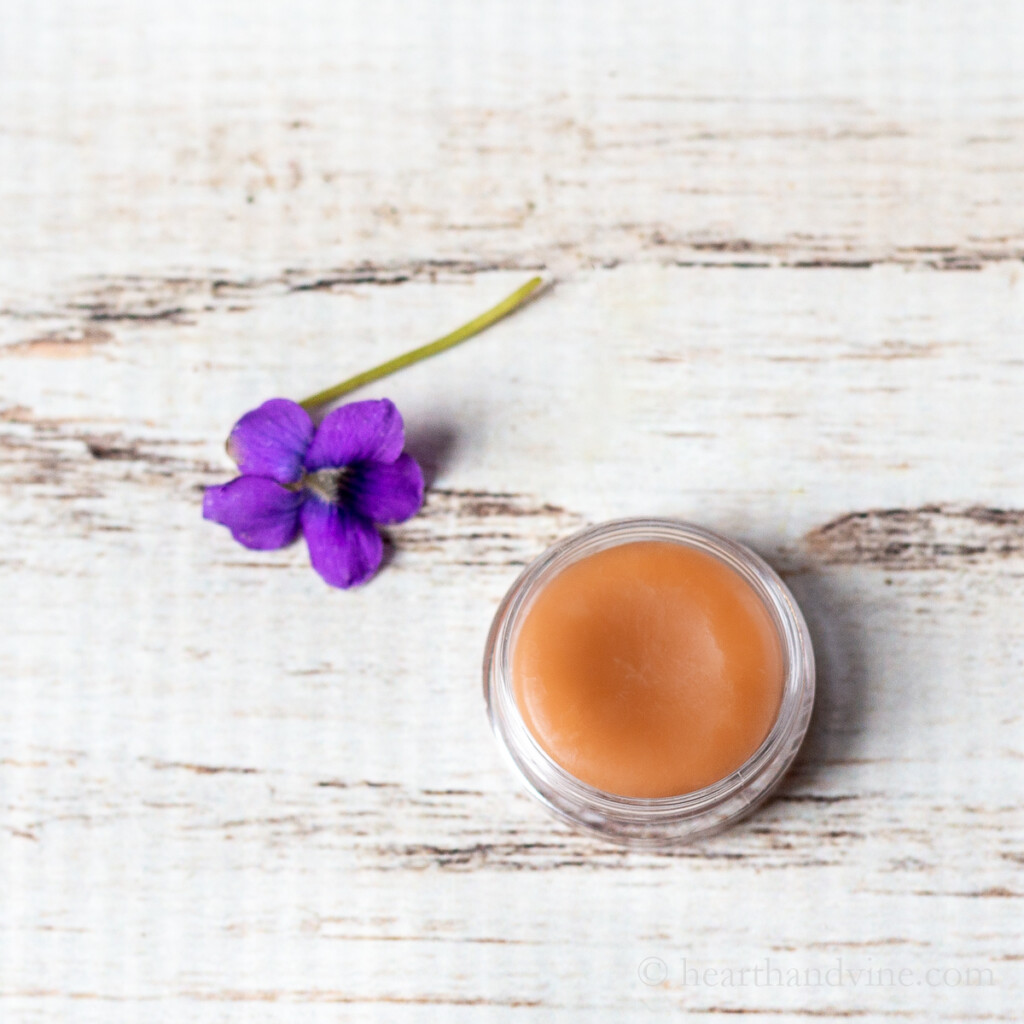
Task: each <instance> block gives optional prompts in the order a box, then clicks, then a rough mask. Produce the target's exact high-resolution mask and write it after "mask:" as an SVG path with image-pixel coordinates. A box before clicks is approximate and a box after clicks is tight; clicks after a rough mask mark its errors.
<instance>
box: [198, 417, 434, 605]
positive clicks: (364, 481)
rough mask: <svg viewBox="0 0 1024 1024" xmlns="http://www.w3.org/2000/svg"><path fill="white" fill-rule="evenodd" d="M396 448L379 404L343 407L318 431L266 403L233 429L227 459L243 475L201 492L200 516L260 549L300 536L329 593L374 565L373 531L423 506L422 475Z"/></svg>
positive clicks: (401, 430)
mask: <svg viewBox="0 0 1024 1024" xmlns="http://www.w3.org/2000/svg"><path fill="white" fill-rule="evenodd" d="M404 446H405V427H404V424H403V423H402V417H401V414H400V413H399V412H398V409H396V408H395V405H394V403H393V402H391V401H389V400H388V399H386V398H384V399H381V400H379V401H368V402H352V403H350V404H349V405H343V406H341V407H340V408H338V409H335V410H334V411H333V412H330V413H328V414H327V416H325V417H324V419H323V422H322V423H321V424H320V426H319V427H314V426H313V421H312V419H310V416H309V413H308V412H307V411H306V410H305V409H304V408H303V407H302V406H301V405H299V404H298V403H297V402H292V401H289V400H288V399H286V398H272V399H270V401H268V402H264V403H263V404H262V405H261V406H260V407H259V408H258V409H253V410H252V411H251V412H247V413H246V414H245V415H244V416H243V417H242V418H241V419H240V420H239V421H238V422H237V423H236V424H235V426H234V427H233V428H232V431H231V434H230V436H229V437H228V444H227V447H228V454H229V455H231V457H232V458H233V459H234V460H235V462H236V463H237V464H238V468H239V469H240V470H241V472H242V475H241V476H239V477H236V478H235V479H234V480H232V481H230V483H226V484H221V485H219V486H216V487H208V488H207V489H206V493H205V495H204V497H203V518H205V519H212V520H213V521H214V522H216V523H221V524H222V525H224V526H226V527H228V529H229V530H231V536H232V537H234V538H235V540H237V541H238V542H239V544H244V545H245V546H246V547H247V548H255V549H257V550H261V551H266V550H270V549H273V548H280V547H283V546H284V545H285V544H289V543H290V542H291V541H293V540H294V539H295V537H296V536H297V534H298V533H299V531H300V529H301V531H302V533H303V534H304V535H305V537H306V544H307V545H308V546H309V557H310V561H311V562H312V563H313V568H314V569H316V571H317V572H318V573H319V574H320V575H321V576H322V577H323V578H324V579H325V580H326V581H327V582H328V583H329V584H330V585H331V586H333V587H354V586H356V585H358V584H360V583H364V582H365V581H366V580H368V579H369V578H370V577H371V576H373V574H374V573H375V572H376V571H377V569H378V567H379V566H380V563H381V558H382V556H383V553H384V545H383V541H382V540H381V536H380V533H379V532H378V531H377V527H376V525H375V524H377V523H382V524H383V523H399V522H402V520H404V519H408V518H409V517H410V516H412V515H415V514H416V512H417V511H418V510H419V508H420V506H421V505H422V504H423V473H422V472H421V471H420V467H419V465H418V464H417V462H416V460H415V459H414V458H413V457H412V456H411V455H409V454H407V453H406V454H403V452H402V449H403V448H404Z"/></svg>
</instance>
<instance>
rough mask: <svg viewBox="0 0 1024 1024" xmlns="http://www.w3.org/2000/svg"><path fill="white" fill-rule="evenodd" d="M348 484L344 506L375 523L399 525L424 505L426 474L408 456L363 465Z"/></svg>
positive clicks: (353, 474)
mask: <svg viewBox="0 0 1024 1024" xmlns="http://www.w3.org/2000/svg"><path fill="white" fill-rule="evenodd" d="M345 484H346V493H345V499H344V500H345V504H346V505H348V507H349V508H350V509H351V510H352V511H353V512H355V513H356V515H360V516H364V517H365V518H366V519H370V520H372V521H373V522H375V523H400V522H401V521H402V520H403V519H408V518H409V516H413V515H415V514H416V513H417V512H418V511H419V509H420V506H421V505H422V504H423V473H422V471H421V470H420V467H419V464H418V463H417V462H416V460H415V459H414V458H413V457H412V456H411V455H408V454H406V455H401V456H399V458H398V459H397V460H396V461H395V462H364V463H363V464H362V465H360V466H358V467H356V468H355V469H353V470H352V475H351V476H350V477H349V479H348V480H346V481H345Z"/></svg>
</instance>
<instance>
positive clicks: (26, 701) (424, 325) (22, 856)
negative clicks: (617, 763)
mask: <svg viewBox="0 0 1024 1024" xmlns="http://www.w3.org/2000/svg"><path fill="white" fill-rule="evenodd" d="M1021 39H1024V6H1022V5H1020V4H1018V3H1014V2H1013V0H1001V2H989V3H972V4H961V3H953V2H947V0H941V2H925V0H906V2H903V3H871V2H866V3H864V2H857V3H854V2H849V3H844V2H834V3H830V2H821V0H815V2H811V0H798V2H793V3H789V4H755V3H710V2H709V3H689V4H676V3H649V4H645V5H637V4H632V5H626V4H621V5H617V4H612V3H603V2H602V3H583V2H574V3H564V4H559V5H542V4H528V3H527V4H492V3H475V4H469V3H466V4H453V3H445V2H436V0H435V2H429V3H428V2H426V0H424V2H422V3H391V4H368V3H359V4H355V3H351V4H350V3H338V4H332V3H328V2H319V3H312V2H290V3H287V4H285V3H270V2H268V3H262V4H240V3H236V4H226V3H223V2H212V3H198V2H192V0H186V2H179V3H175V4H169V5H148V4H140V3H133V2H131V0H117V2H113V0H112V2H108V3H85V2H83V3H71V2H69V3H50V4H46V3H39V2H33V3H28V2H24V3H23V2H21V0H6V2H5V4H4V10H3V20H2V26H0V287H2V293H0V345H2V348H0V486H2V493H3V503H4V504H3V509H4V516H3V518H4V522H5V540H6V543H5V545H4V550H3V553H2V554H0V573H2V579H3V595H4V596H3V598H2V601H3V619H4V629H3V633H2V636H0V677H2V678H3V681H4V687H3V703H2V706H0V806H2V808H3V810H2V819H0V1019H2V1020H4V1021H5V1022H6V1021H12V1022H14V1021H17V1022H21V1021H70V1020H75V1021H97V1022H104V1024H106V1022H112V1021H132V1022H137V1021H183V1020H187V1021H191V1022H198V1024H205V1022H213V1021H227V1020H244V1021H246V1022H252V1021H268V1022H282V1021H289V1022H290V1021H302V1022H304V1024H306V1022H317V1021H336V1020H374V1021H379V1020H394V1021H400V1022H416V1021H424V1022H426V1021H431V1022H433V1021H436V1020H444V1021H453V1022H454V1021H470V1020H473V1021H475V1020H495V1021H516V1022H519V1021H544V1022H547V1021H554V1020H560V1021H587V1022H591V1021H622V1020H649V1019H650V1020H668V1019H673V1020H674V1019H683V1018H685V1019H689V1018H691V1017H692V1018H693V1019H702V1018H703V1017H704V1016H706V1015H712V1014H731V1013H739V1012H743V1013H746V1014H747V1015H748V1016H749V1017H750V1018H751V1019H754V1020H763V1021H766V1022H769V1021H771V1022H777V1021H788V1020H802V1019H805V1018H806V1017H809V1016H810V1017H813V1016H820V1017H823V1018H825V1019H829V1018H835V1017H840V1016H850V1017H856V1018H858V1019H863V1020H866V1021H886V1020H890V1019H892V1018H896V1019H900V1020H913V1021H928V1022H931V1021H939V1020H956V1021H967V1020H986V1021H989V1020H1007V1021H1009V1020H1016V1019H1019V1018H1020V1006H1021V1004H1022V1002H1024V977H1022V965H1024V941H1022V939H1024V929H1022V902H1021V900H1022V896H1024V878H1022V871H1024V847H1022V840H1024V811H1022V800H1024V795H1022V783H1024V724H1022V713H1021V705H1020V702H1021V676H1022V665H1024V625H1022V616H1021V588H1022V579H1024V472H1022V466H1021V460H1020V457H1019V453H1020V451H1021V445H1022V441H1024V420H1022V412H1021V404H1022V398H1024V347H1022V339H1024V283H1022V273H1024V267H1022V265H1021V260H1022V257H1024V62H1022V60H1021V57H1022V51H1021V42H1020V41H1021ZM536 269H543V270H544V272H545V273H546V274H547V275H548V276H549V277H553V278H556V279H557V284H556V286H555V287H554V289H553V290H552V291H551V293H550V294H549V295H547V296H545V297H544V298H543V299H541V300H540V301H538V302H536V303H534V304H533V305H532V306H530V307H529V308H528V309H526V310H524V311H523V312H522V313H521V314H519V315H517V316H516V317H515V318H514V319H512V320H509V321H508V322H506V323H505V324H503V325H502V326H500V327H498V328H496V329H495V330H493V331H491V332H490V333H488V334H487V335H486V336H483V337H481V338H479V339H477V340H476V341H474V342H472V343H470V344H469V345H467V346H465V347H464V348H462V349H460V350H458V351H455V352H452V353H450V354H448V355H446V356H444V357H443V361H442V360H441V359H439V360H437V361H434V362H433V363H428V364H424V365H422V366H420V367H417V368H415V369H413V370H410V371H407V372H406V373H404V374H402V375H400V376H399V377H396V378H394V379H393V380H392V381H389V382H387V383H386V385H385V386H382V387H379V388H376V389H373V390H372V391H371V392H369V393H370V394H387V395H389V396H390V397H392V398H393V399H394V400H395V401H396V402H397V403H398V404H399V406H400V408H401V409H402V410H403V411H404V413H405V415H406V419H407V422H408V426H409V432H410V438H411V446H412V449H413V451H414V452H415V453H416V454H417V455H418V456H419V457H420V458H421V459H422V460H423V462H424V464H425V465H426V466H427V467H428V471H429V475H430V476H431V478H432V487H431V490H430V494H429V498H428V502H427V506H426V508H425V510H424V512H423V514H422V515H421V516H420V517H418V518H417V519H415V520H413V521H411V522H410V523H408V524H406V525H404V526H402V527H400V528H396V529H395V530H394V531H393V539H394V543H395V555H394V558H393V561H392V563H391V564H390V565H389V566H388V568H387V569H386V571H384V572H383V573H382V574H381V576H380V577H379V578H378V579H377V580H375V581H374V582H373V583H372V584H371V585H370V586H368V587H367V588H365V589H363V590H360V591H358V592H353V593H339V592H332V591H329V590H328V589H327V588H325V587H324V586H323V585H322V584H321V582H320V580H319V579H318V578H317V577H316V576H315V574H313V573H312V571H311V570H309V568H308V567H307V556H306V553H305V550H304V547H303V546H302V544H301V543H300V544H298V545H296V546H295V547H293V548H291V549H289V550H287V551H284V552H280V553H270V554H256V553H251V552H247V551H245V550H244V549H241V548H239V547H237V546H235V545H234V544H233V543H232V542H231V541H230V539H229V537H228V535H227V533H226V531H223V530H221V529H219V528H216V527H214V526H212V525H210V524H207V523H204V522H202V520H201V519H200V515H199V502H200V496H201V489H202V487H203V486H204V485H206V484H209V483H213V482H215V481H218V480H221V479H224V478H226V477H227V476H228V475H230V466H229V465H228V464H227V462H226V459H225V457H224V455H223V450H222V443H223V438H224V435H225V433H226V431H227V429H228V428H229V427H230V425H231V423H232V422H233V420H234V419H235V418H236V417H237V415H239V414H240V413H241V412H243V411H244V410H246V409H248V408H250V407H251V406H253V405H255V404H256V403H258V402H259V401H261V400H262V399H264V398H266V397H269V396H271V395H275V394H283V395H289V396H293V397H298V396H302V395H304V394H307V393H309V392H311V391H313V390H316V389H318V388H319V387H321V386H324V385H325V384H328V383H331V382H332V381H334V380H335V379H340V378H341V377H342V376H344V375H346V374H348V373H350V372H353V371H356V370H359V369H362V368H364V367H366V366H368V365H371V364H373V363H374V362H376V361H378V360H379V359H381V358H384V357H386V356H388V355H391V354H394V353H395V352H398V351H401V350H404V349H405V348H407V347H409V346H411V345H412V344H415V343H417V342H420V341H424V340H427V339H429V338H431V337H434V336H436V335H437V334H439V333H442V332H443V331H445V330H447V329H449V328H451V327H452V326H454V325H456V324H457V323H459V322H461V321H462V320H464V319H466V318H467V317H468V316H471V315H473V314H475V313H476V312H478V311H480V310H482V309H483V308H485V307H486V306H487V305H489V304H490V303H491V302H492V301H495V300H496V299H498V298H499V297H501V296H502V295H503V294H505V293H506V292H507V291H510V290H511V289H512V288H513V287H515V286H516V285H518V284H519V283H521V282H522V281H523V280H525V278H526V276H527V275H528V274H529V273H532V272H533V271H534V270H536ZM641 513H655V514H660V515H678V516H682V517H686V518H691V519H693V520H696V521H698V522H701V523H704V524H706V525H709V526H711V527H714V528H717V529H720V530H723V531H726V532H729V533H731V534H733V535H734V536H736V537H738V538H739V539H742V540H744V541H747V542H748V543H751V544H752V545H754V546H755V547H757V548H758V549H759V550H760V551H761V552H763V553H764V554H765V555H766V556H767V557H769V558H770V559H771V560H772V561H773V562H774V564H776V565H777V566H778V567H779V568H780V570H782V571H783V572H784V573H785V575H786V577H787V579H788V581H789V583H790V585H791V586H792V588H793V589H794V591H795V592H796V594H797V596H798V597H799V598H800V600H801V601H802V603H803V605H804V608H805V611H806V613H807V616H808V618H809V620H810V624H811V627H812V631H813V634H814V639H815V643H816V646H817V651H818V656H819V659H820V663H821V675H820V683H819V685H820V693H821V697H820V703H819V707H818V710H817V714H816V717H815V721H814V723H813V726H812V733H811V737H810V739H809V742H808V744H807V746H806V748H805V750H804V752H803V754H802V755H801V759H800V761H799V764H798V767H797V769H796V770H795V771H794V772H793V774H792V775H791V777H790V778H789V780H788V781H787V783H786V785H785V787H784V789H783V790H782V792H781V794H780V795H779V797H778V798H777V799H776V800H774V801H773V802H772V803H771V804H770V805H769V806H767V807H766V808H764V809H763V810H762V811H761V812H760V813H759V814H758V815H757V816H756V817H754V818H753V819H752V820H750V821H749V822H748V823H746V824H745V825H743V826H741V827H739V828H737V829H735V830H733V831H731V832H729V833H727V834H726V835H723V836H721V837H718V838H716V839H713V840H709V841H707V842H704V843H701V844H699V845H696V846H693V847H688V848H684V849H680V850H677V851H673V852H670V853H665V854H647V853H644V854H639V853H626V852H623V851H621V850H618V849H615V848H612V847H609V846H606V845H603V844H601V843H600V842H597V841H595V840H592V839H589V838H585V837H581V836H578V835H576V834H574V833H572V832H571V831H569V830H568V829H566V828H565V827H563V826H562V825H560V824H557V823H556V822H554V821H553V820H550V819H549V818H547V817H546V816H545V814H544V813H543V811H542V810H541V809H540V808H539V807H537V806H535V805H534V804H533V803H532V802H531V801H530V800H529V799H528V798H527V797H525V796H524V795H522V794H520V792H519V791H518V789H517V784H516V781H515V779H514V778H513V777H512V776H511V775H510V774H509V773H508V772H507V771H506V769H505V766H504V764H503V762H502V761H501V760H500V757H499V752H498V750H497V749H496V746H495V744H494V742H493V740H492V738H491V736H490V735H489V732H488V730H487V726H486V722H485V717H484V713H483V705H482V700H481V693H480V682H479V662H480V657H481V650H482V647H483V641H484V634H485V631H486V628H487V625H488V622H489V619H490V616H491V614H492V612H493V609H494V607H495V605H496V603H497V602H498V600H499V599H500V597H501V595H502V593H503V592H504V590H505V589H506V587H507V586H508V585H509V583H510V582H511V581H512V579H513V578H514V576H515V575H516V573H517V572H518V569H519V567H520V566H521V565H522V564H523V563H524V562H525V561H527V560H528V559H530V558H531V557H532V556H533V555H535V554H536V553H538V552H539V551H540V550H542V549H543V547H544V546H545V545H546V544H548V543H549V542H550V541H552V540H553V539H555V538H556V537H559V536H562V535H563V534H565V533H566V532H568V531H570V530H573V529H575V528H576V527H578V526H580V525H582V524H585V523H590V522H594V521H598V520H600V519H603V518H608V517H612V516H621V515H629V514H641ZM766 959H767V961H768V963H767V965H766V963H765V961H766ZM840 960H841V967H842V972H843V973H842V974H841V975H839V976H838V983H837V976H836V975H835V974H834V973H832V974H830V973H829V972H830V971H834V970H835V969H836V968H837V967H838V961H840ZM755 966H758V967H760V968H761V969H762V970H764V968H765V967H766V966H767V967H770V968H772V969H773V970H776V971H778V972H779V974H778V975H775V974H771V975H769V974H767V973H759V974H758V975H756V976H755V975H754V974H753V972H752V969H753V968H754V967H755ZM741 969H745V971H746V973H745V974H744V975H743V976H742V977H741V976H740V974H739V972H740V970H741ZM709 970H711V971H715V972H718V973H716V974H711V975H709V974H708V973H707V972H708V971H709ZM725 971H730V972H732V974H731V976H727V975H726V974H725V973H724V972H725ZM793 972H797V975H796V976H794V974H793ZM808 972H810V974H808ZM814 972H820V978H818V979H816V978H815V975H814ZM858 972H859V973H858ZM865 972H874V973H865ZM816 980H817V981H818V983H817V984H816V983H815V981H816ZM794 981H797V982H799V984H795V985H794V984H793V982H794ZM730 982H731V983H730Z"/></svg>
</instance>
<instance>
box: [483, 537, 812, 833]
mask: <svg viewBox="0 0 1024 1024" xmlns="http://www.w3.org/2000/svg"><path fill="white" fill-rule="evenodd" d="M636 541H663V542H664V541H667V542H670V543H672V544H681V545H685V546H686V547H689V548H692V549H696V550H698V551H701V552H704V553H706V554H708V555H711V556H713V557H715V558H717V559H720V560H721V561H722V562H723V563H725V564H726V565H727V566H728V567H730V568H731V569H733V570H734V571H735V572H736V573H738V574H739V576H740V577H741V578H742V579H743V580H744V581H745V582H746V583H747V584H748V585H749V586H750V587H751V588H752V589H753V591H754V592H755V594H756V595H757V596H758V597H759V599H760V600H761V601H762V602H763V605H764V608H765V609H766V611H767V612H768V614H769V617H770V619H771V621H772V622H773V623H774V625H775V628H776V629H777V631H778V639H779V643H780V646H781V649H782V652H783V673H784V681H783V688H782V697H781V701H780V704H779V710H778V714H777V717H776V719H775V723H774V725H773V726H772V728H771V729H770V731H769V733H768V735H767V736H766V737H765V739H764V741H763V742H762V743H761V745H760V747H758V749H757V750H756V751H755V752H754V753H753V754H752V755H751V756H750V757H749V758H748V759H747V760H746V761H745V762H744V763H743V764H742V765H741V766H740V767H739V768H737V769H736V770H735V771H733V772H732V773H731V774H729V775H727V776H726V777H725V778H722V779H720V780H719V781H717V782H715V783H713V784H712V785H709V786H706V787H704V788H702V789H698V790H694V791H692V792H687V793H680V794H679V795H678V796H669V797H657V798H641V797H627V796H619V795H616V794H614V793H607V792H604V791H603V790H600V789H596V788H594V787H593V786H591V785H588V784H587V783H585V782H583V781H581V780H580V779H578V778H576V777H575V776H574V775H572V774H571V773H570V772H568V771H567V770H566V769H565V768H563V767H562V766H561V765H559V764H558V763H557V762H556V761H555V760H554V759H553V758H552V757H551V756H550V755H549V754H548V753H547V752H546V751H545V750H544V749H543V748H542V747H541V745H540V744H539V743H538V741H537V740H536V738H535V737H534V735H533V733H532V732H531V731H530V729H529V728H528V727H527V725H526V723H525V722H524V720H523V716H522V714H521V712H520V708H519V705H518V703H517V701H516V697H515V692H514V687H513V679H512V671H511V665H512V652H513V650H514V648H515V644H516V639H517V635H518V631H519V628H520V626H521V624H522V622H523V619H524V616H525V615H526V613H527V611H528V609H529V608H530V605H531V602H532V601H533V599H534V598H535V597H536V596H537V595H538V594H539V593H540V591H541V590H542V589H543V587H544V586H545V585H546V584H547V583H548V582H549V581H550V580H552V579H553V578H554V577H555V576H556V575H558V574H559V573H560V572H561V571H562V570H563V569H565V568H566V567H567V566H568V565H570V564H571V563H573V562H575V561H578V560H579V559H582V558H585V557H587V556H588V555H592V554H594V553H596V552H598V551H602V550H604V549H606V548H610V547H615V546H617V545H620V544H626V543H632V542H636ZM484 695H485V698H486V701H487V711H488V715H489V717H490V721H491V727H492V728H493V730H494V733H495V735H496V736H497V737H498V740H499V742H500V743H501V745H502V747H503V748H504V750H505V752H506V754H507V755H508V757H509V759H510V761H511V763H512V766H513V768H514V770H515V771H516V773H517V774H518V775H519V776H520V777H521V779H522V780H523V782H524V783H525V785H526V787H527V789H528V790H529V791H530V792H531V793H533V795H534V796H535V797H536V798H537V799H539V800H540V801H541V802H542V803H543V804H544V805H545V806H547V807H548V808H549V809H550V810H551V811H553V812H554V813H555V814H556V815H558V816H559V817H561V818H563V819H564V820H566V821H568V822H570V823H572V824H573V825H577V826H579V827H581V828H583V829H586V830H588V831H590V832H593V833H596V834H598V835H600V836H602V837H603V838H605V839H608V840H611V841H613V842H619V843H624V844H627V845H631V846H662V845H668V844H672V843H681V842H686V841H689V840H692V839H695V838H697V837H698V836H704V835H708V834H710V833H713V832H717V831H720V830H721V829H723V828H726V827H727V826H729V825H731V824H733V823H734V822H735V821H737V820H738V819H740V818H742V817H744V816H745V815H747V814H749V813H750V812H751V811H752V810H753V809H754V808H755V807H757V805H758V804H760V803H761V802H762V801H763V800H764V799H765V798H766V797H767V796H768V795H769V793H770V792H771V791H772V789H773V788H774V787H775V785H776V784H777V783H778V782H779V780H780V779H781V778H782V776H783V775H784V774H785V772H786V769H787V768H789V766H790V765H791V764H792V762H793V759H794V757H795V756H796V753H797V751H798V749H799V748H800V744H801V742H802V741H803V738H804V736H805V734H806V732H807V727H808V725H809V723H810V718H811V708H812V706H813V703H814V652H813V650H812V648H811V640H810V636H809V634H808V632H807V625H806V623H805V622H804V617H803V615H802V614H801V612H800V609H799V607H798V606H797V604H796V601H795V600H794V599H793V595H792V594H790V592H789V590H788V589H787V587H786V585H785V584H784V583H783V582H782V580H781V579H780V578H779V576H778V574H777V573H776V572H775V571H774V570H773V569H772V568H771V567H770V566H769V565H768V564H767V563H766V562H765V561H764V560H763V559H762V558H760V557H759V556H758V555H756V554H754V552H752V551H751V550H750V549H749V548H746V547H744V546H743V545H742V544H738V543H736V542H735V541H732V540H729V539H728V538H726V537H723V536H721V535H719V534H716V533H714V532H712V531H711V530H706V529H704V528H702V527H699V526H694V525H692V524H689V523H683V522H678V521H675V520H669V519H622V520H615V521H612V522H607V523H601V524H599V525H597V526H593V527H590V528H589V529H586V530H583V531H581V532H580V533H577V534H574V535H573V536H571V537H568V538H566V539H565V540H562V541H560V542H558V543H557V544H555V545H554V546H553V547H551V548H549V549H548V550H547V551H545V552H544V554H542V555H541V556H540V557H539V558H538V559H536V561H534V562H533V563H532V564H531V565H529V566H528V567H527V568H526V569H525V570H524V571H523V573H522V574H521V575H520V577H519V578H518V579H517V580H516V581H515V583H513V584H512V587H511V588H510V589H509V591H508V593H507V594H506V595H505V598H504V600H503V601H502V602H501V605H500V607H499V608H498V611H497V614H496V615H495V617H494V621H493V623H492V625H491V629H490V634H489V636H488V638H487V648H486V652H485V657H484Z"/></svg>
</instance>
